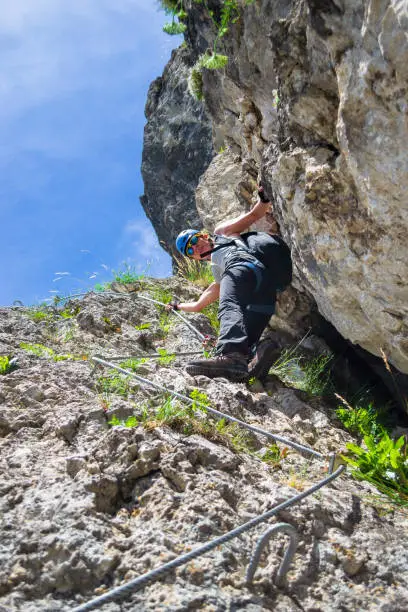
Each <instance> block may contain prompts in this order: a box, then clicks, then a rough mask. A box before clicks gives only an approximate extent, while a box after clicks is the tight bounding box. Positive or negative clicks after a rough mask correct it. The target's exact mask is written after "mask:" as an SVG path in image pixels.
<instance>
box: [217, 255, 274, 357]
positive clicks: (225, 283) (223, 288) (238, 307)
mask: <svg viewBox="0 0 408 612" xmlns="http://www.w3.org/2000/svg"><path fill="white" fill-rule="evenodd" d="M275 302H276V288H275V283H274V278H273V274H271V272H270V271H268V270H267V269H263V270H262V269H259V270H258V271H257V273H256V274H255V272H254V270H253V269H252V268H251V267H247V266H246V265H245V264H243V265H237V266H234V267H233V268H230V269H229V270H228V271H227V272H225V273H224V275H223V277H222V279H221V284H220V302H219V309H218V318H219V320H220V334H219V338H218V344H217V351H216V352H217V354H218V355H227V354H228V353H232V352H238V353H242V354H244V355H249V353H250V349H251V347H252V346H253V345H255V344H256V343H257V342H258V340H259V338H260V337H261V335H262V332H263V331H264V329H265V327H266V326H267V324H268V322H269V319H270V318H271V316H272V315H273V313H274V310H275Z"/></svg>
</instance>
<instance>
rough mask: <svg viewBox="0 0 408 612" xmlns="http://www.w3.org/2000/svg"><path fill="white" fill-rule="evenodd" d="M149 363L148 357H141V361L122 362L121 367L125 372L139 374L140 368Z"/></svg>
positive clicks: (127, 360)
mask: <svg viewBox="0 0 408 612" xmlns="http://www.w3.org/2000/svg"><path fill="white" fill-rule="evenodd" d="M146 362H147V359H146V357H140V359H126V360H125V361H122V362H121V363H120V364H119V365H120V367H121V368H124V369H125V370H130V371H131V372H137V370H138V369H139V367H140V366H141V365H143V364H144V363H146Z"/></svg>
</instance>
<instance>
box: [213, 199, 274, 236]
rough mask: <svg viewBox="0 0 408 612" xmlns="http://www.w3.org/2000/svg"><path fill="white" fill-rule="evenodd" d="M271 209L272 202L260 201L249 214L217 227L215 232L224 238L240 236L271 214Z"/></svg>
mask: <svg viewBox="0 0 408 612" xmlns="http://www.w3.org/2000/svg"><path fill="white" fill-rule="evenodd" d="M270 207H271V203H270V202H261V200H258V202H257V203H256V204H255V206H254V207H253V209H252V210H250V211H249V212H247V213H244V214H242V215H240V216H239V217H236V218H235V219H231V220H230V221H226V222H225V223H220V224H219V225H217V227H216V228H215V230H214V234H221V235H222V236H234V235H239V234H241V233H242V232H245V230H247V229H248V228H249V226H250V225H252V224H253V223H255V222H256V221H259V219H262V217H264V216H265V215H266V213H267V212H269V209H270Z"/></svg>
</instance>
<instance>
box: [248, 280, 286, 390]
mask: <svg viewBox="0 0 408 612" xmlns="http://www.w3.org/2000/svg"><path fill="white" fill-rule="evenodd" d="M275 303H276V290H275V285H274V282H273V277H272V275H271V274H270V273H269V272H268V270H266V271H265V272H264V273H263V275H262V280H261V283H260V286H259V291H258V292H257V293H256V294H255V295H254V297H253V300H252V303H251V304H250V306H249V309H248V310H247V330H248V340H249V342H250V343H251V344H252V352H253V358H252V359H251V361H250V362H249V365H248V374H249V376H250V377H255V378H259V379H263V378H265V377H266V376H267V374H268V372H269V370H270V368H271V366H272V364H273V363H274V362H275V361H276V359H277V356H278V353H279V348H278V344H277V342H276V341H274V340H273V339H271V338H266V339H265V340H263V341H262V342H259V339H260V337H261V336H262V333H263V331H264V330H265V328H266V326H267V325H268V323H269V320H270V318H271V316H272V315H273V313H274V311H275Z"/></svg>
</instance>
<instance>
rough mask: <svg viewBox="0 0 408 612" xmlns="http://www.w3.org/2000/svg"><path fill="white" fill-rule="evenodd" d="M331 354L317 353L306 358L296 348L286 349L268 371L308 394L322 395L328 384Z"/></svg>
mask: <svg viewBox="0 0 408 612" xmlns="http://www.w3.org/2000/svg"><path fill="white" fill-rule="evenodd" d="M332 358H333V357H332V355H319V356H317V357H315V358H314V359H310V360H307V359H306V358H305V357H303V356H302V355H299V354H297V352H296V349H286V350H284V351H283V352H282V355H281V356H280V357H279V359H278V360H277V361H276V362H275V363H274V364H273V366H272V368H271V369H270V371H269V373H270V374H274V375H275V376H277V377H278V378H279V379H280V380H281V381H282V382H284V383H285V384H287V385H288V386H291V387H295V388H296V389H300V390H301V391H305V392H306V393H308V394H309V395H318V396H321V395H324V393H325V392H326V390H327V387H328V385H329V368H328V366H329V364H330V362H331V360H332Z"/></svg>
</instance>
